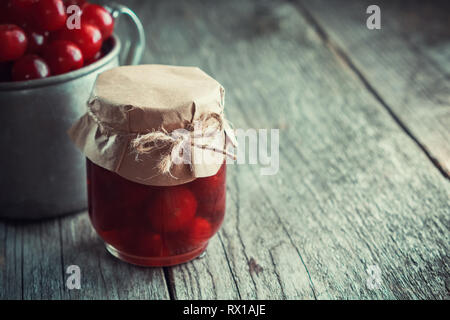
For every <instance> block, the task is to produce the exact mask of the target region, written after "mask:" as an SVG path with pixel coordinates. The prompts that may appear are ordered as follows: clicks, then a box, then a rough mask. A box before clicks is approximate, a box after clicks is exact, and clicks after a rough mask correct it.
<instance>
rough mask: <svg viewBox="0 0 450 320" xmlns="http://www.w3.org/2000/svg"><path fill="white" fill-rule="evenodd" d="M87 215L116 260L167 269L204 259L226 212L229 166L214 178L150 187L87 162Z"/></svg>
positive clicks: (224, 167)
mask: <svg viewBox="0 0 450 320" xmlns="http://www.w3.org/2000/svg"><path fill="white" fill-rule="evenodd" d="M87 179H88V200H89V217H90V219H91V221H92V224H93V226H94V228H95V230H96V231H97V232H98V234H99V235H100V237H101V238H102V239H103V240H104V241H105V242H106V247H107V249H108V251H109V252H110V253H111V254H113V255H114V256H116V257H118V258H120V259H122V260H124V261H127V262H130V263H133V264H137V265H144V266H169V265H175V264H180V263H183V262H187V261H189V260H192V259H193V258H195V257H197V256H198V255H200V254H201V253H202V252H203V251H204V250H205V249H206V246H207V244H208V240H209V239H210V238H211V237H212V236H213V235H214V234H215V233H216V232H217V230H218V229H219V227H220V225H221V224H222V221H223V218H224V214H225V196H226V187H225V180H226V164H225V163H224V164H222V166H221V167H220V169H219V171H218V172H217V173H216V174H215V175H213V176H210V177H206V178H197V179H195V180H194V181H192V182H189V183H185V184H182V185H177V186H148V185H144V184H139V183H136V182H133V181H130V180H128V179H125V178H123V177H121V176H119V175H118V174H116V173H114V172H111V171H109V170H106V169H104V168H102V167H100V166H98V165H96V164H94V163H93V162H91V161H90V160H89V159H88V160H87Z"/></svg>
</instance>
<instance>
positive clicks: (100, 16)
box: [81, 4, 114, 39]
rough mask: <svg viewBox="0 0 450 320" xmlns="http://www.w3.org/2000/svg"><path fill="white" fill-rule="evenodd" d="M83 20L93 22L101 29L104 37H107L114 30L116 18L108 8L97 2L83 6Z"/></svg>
mask: <svg viewBox="0 0 450 320" xmlns="http://www.w3.org/2000/svg"><path fill="white" fill-rule="evenodd" d="M81 21H83V22H87V23H91V24H93V25H95V26H96V27H98V28H99V29H100V32H101V33H102V37H103V39H107V38H108V37H109V36H110V35H111V34H112V33H113V30H114V19H113V17H112V16H111V15H110V14H109V12H108V10H106V9H105V8H103V7H102V6H99V5H96V4H88V5H86V6H84V7H83V15H82V16H81Z"/></svg>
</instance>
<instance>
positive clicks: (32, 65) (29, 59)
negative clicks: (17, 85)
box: [12, 54, 50, 81]
mask: <svg viewBox="0 0 450 320" xmlns="http://www.w3.org/2000/svg"><path fill="white" fill-rule="evenodd" d="M49 75H50V70H49V68H48V66H47V64H46V63H45V61H44V60H43V59H42V58H40V57H39V56H37V55H33V54H30V55H26V56H23V57H22V58H20V59H19V60H17V61H16V62H15V63H14V65H13V68H12V79H13V81H23V80H31V79H39V78H45V77H48V76H49Z"/></svg>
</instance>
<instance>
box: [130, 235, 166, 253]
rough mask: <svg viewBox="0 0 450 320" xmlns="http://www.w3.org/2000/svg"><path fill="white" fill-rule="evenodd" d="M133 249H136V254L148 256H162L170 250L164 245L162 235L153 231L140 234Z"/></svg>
mask: <svg viewBox="0 0 450 320" xmlns="http://www.w3.org/2000/svg"><path fill="white" fill-rule="evenodd" d="M130 249H131V248H130ZM132 251H135V254H136V255H139V256H146V257H162V256H168V255H169V250H168V249H167V247H166V246H165V245H164V242H163V239H162V237H161V235H160V234H159V233H152V232H145V233H143V234H141V235H139V236H138V237H137V241H136V243H134V248H132Z"/></svg>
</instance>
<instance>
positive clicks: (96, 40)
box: [0, 0, 114, 81]
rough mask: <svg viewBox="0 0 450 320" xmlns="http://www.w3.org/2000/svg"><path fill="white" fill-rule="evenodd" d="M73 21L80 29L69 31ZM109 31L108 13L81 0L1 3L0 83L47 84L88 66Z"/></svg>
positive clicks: (10, 0)
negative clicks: (44, 80) (33, 81)
mask: <svg viewBox="0 0 450 320" xmlns="http://www.w3.org/2000/svg"><path fill="white" fill-rule="evenodd" d="M72 5H77V6H78V8H79V9H80V10H78V9H77V8H76V7H72V8H70V6H72ZM67 8H69V9H70V10H69V13H68V12H67ZM72 9H75V10H72ZM73 14H77V15H78V16H77V17H73V16H72V15H73ZM79 14H81V16H79ZM71 18H72V19H73V20H71V21H76V20H75V18H78V19H79V20H78V21H80V22H81V23H80V24H79V27H80V28H73V29H69V26H68V25H70V28H72V26H73V24H69V23H67V22H68V19H71ZM113 30H114V19H113V18H112V17H111V15H110V13H109V12H108V11H107V10H106V9H105V8H104V7H102V6H99V5H96V4H91V3H88V2H86V1H85V0H64V1H63V0H1V1H0V81H23V80H31V79H39V78H46V77H49V76H54V75H59V74H63V73H66V72H70V71H73V70H76V69H79V68H82V67H83V66H86V65H88V64H91V63H92V62H95V61H97V60H98V59H100V58H101V56H102V51H101V48H102V44H103V42H104V41H105V40H107V39H108V38H109V37H110V36H111V35H112V33H113Z"/></svg>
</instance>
